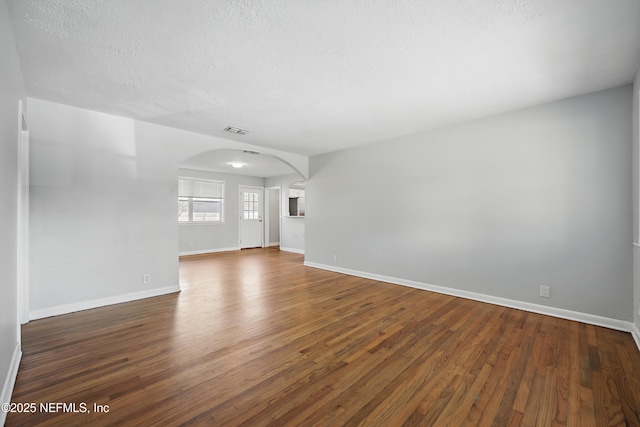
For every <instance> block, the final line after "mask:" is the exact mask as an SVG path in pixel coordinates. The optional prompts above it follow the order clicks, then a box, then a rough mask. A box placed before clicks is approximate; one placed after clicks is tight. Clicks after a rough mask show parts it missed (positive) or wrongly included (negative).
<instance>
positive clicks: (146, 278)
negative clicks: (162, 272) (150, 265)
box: [142, 274, 151, 283]
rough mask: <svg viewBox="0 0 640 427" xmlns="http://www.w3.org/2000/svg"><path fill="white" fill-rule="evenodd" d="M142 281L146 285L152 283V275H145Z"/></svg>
mask: <svg viewBox="0 0 640 427" xmlns="http://www.w3.org/2000/svg"><path fill="white" fill-rule="evenodd" d="M142 281H143V282H144V283H149V282H150V281H151V275H150V274H145V275H144V276H142Z"/></svg>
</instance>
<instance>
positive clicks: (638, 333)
mask: <svg viewBox="0 0 640 427" xmlns="http://www.w3.org/2000/svg"><path fill="white" fill-rule="evenodd" d="M631 336H632V337H633V340H634V341H635V342H636V346H637V347H638V350H640V330H638V327H637V326H636V325H633V328H632V329H631Z"/></svg>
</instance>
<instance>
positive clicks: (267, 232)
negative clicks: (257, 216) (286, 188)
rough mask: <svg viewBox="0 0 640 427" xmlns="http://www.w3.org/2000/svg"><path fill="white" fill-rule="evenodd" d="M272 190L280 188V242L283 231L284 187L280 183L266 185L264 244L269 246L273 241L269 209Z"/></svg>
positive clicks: (278, 201)
mask: <svg viewBox="0 0 640 427" xmlns="http://www.w3.org/2000/svg"><path fill="white" fill-rule="evenodd" d="M271 190H278V200H277V203H278V223H279V224H280V226H279V227H278V242H280V238H281V234H280V233H281V232H282V187H281V186H279V185H275V186H273V187H265V189H264V206H263V210H264V240H263V241H264V246H269V245H270V244H271V242H272V241H273V238H272V237H271V216H270V214H269V211H270V209H271V203H273V202H272V200H271V196H270V195H269V194H270V192H271ZM278 245H279V243H278Z"/></svg>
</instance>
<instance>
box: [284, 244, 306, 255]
mask: <svg viewBox="0 0 640 427" xmlns="http://www.w3.org/2000/svg"><path fill="white" fill-rule="evenodd" d="M280 250H281V251H285V252H294V253H297V254H303V255H304V249H295V248H286V247H284V246H280Z"/></svg>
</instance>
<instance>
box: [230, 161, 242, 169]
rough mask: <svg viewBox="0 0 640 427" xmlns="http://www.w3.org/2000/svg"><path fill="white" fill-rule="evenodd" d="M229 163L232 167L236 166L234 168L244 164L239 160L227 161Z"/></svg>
mask: <svg viewBox="0 0 640 427" xmlns="http://www.w3.org/2000/svg"><path fill="white" fill-rule="evenodd" d="M229 164H230V165H231V167H232V168H236V169H240V168H241V167H243V166H244V163H240V162H229Z"/></svg>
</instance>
